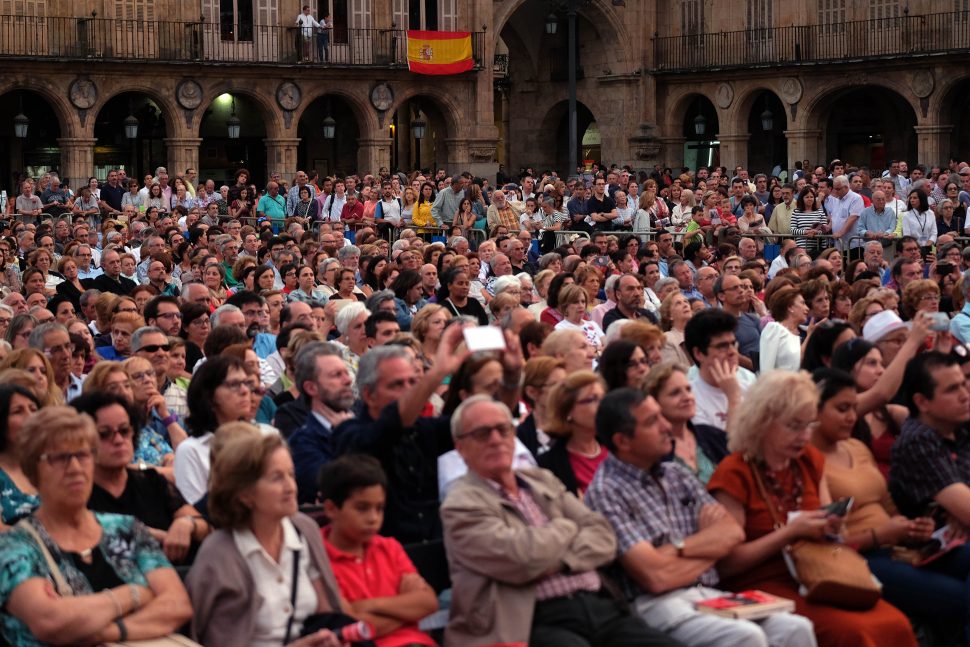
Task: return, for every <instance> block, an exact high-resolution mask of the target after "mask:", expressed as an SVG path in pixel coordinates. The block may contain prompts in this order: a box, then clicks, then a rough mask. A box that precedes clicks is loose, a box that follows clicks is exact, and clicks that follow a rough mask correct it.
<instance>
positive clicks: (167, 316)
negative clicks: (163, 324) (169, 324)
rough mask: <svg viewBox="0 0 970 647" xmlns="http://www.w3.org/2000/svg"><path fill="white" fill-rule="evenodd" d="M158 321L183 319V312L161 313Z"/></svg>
mask: <svg viewBox="0 0 970 647" xmlns="http://www.w3.org/2000/svg"><path fill="white" fill-rule="evenodd" d="M157 318H158V319H181V318H182V313H181V312H159V313H158V315H157Z"/></svg>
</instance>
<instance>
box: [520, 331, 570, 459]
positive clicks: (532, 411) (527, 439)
mask: <svg viewBox="0 0 970 647" xmlns="http://www.w3.org/2000/svg"><path fill="white" fill-rule="evenodd" d="M534 325H544V324H539V322H536V324H534ZM523 346H524V345H523ZM522 373H523V380H522V400H523V401H525V404H526V406H528V407H529V415H528V416H526V417H525V419H524V420H523V421H522V422H521V423H520V424H519V426H518V428H517V429H516V432H515V435H516V436H517V437H518V439H519V440H520V441H522V444H524V445H525V446H526V447H527V448H528V449H529V451H530V452H532V455H533V456H539V455H540V454H544V453H546V452H547V451H549V447H550V446H551V445H552V438H551V437H550V436H549V434H547V433H546V432H545V428H546V416H547V415H548V411H549V408H548V404H549V393H550V391H551V390H552V389H553V388H555V387H556V386H557V385H558V384H559V383H560V382H562V381H563V380H564V379H566V367H565V366H564V365H563V363H562V361H560V360H558V359H556V358H554V357H539V356H537V357H530V358H529V360H528V361H527V362H526V363H525V368H524V369H523V371H522Z"/></svg>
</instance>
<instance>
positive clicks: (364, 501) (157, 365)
mask: <svg viewBox="0 0 970 647" xmlns="http://www.w3.org/2000/svg"><path fill="white" fill-rule="evenodd" d="M290 179H291V180H292V182H287V181H285V180H284V179H283V178H282V177H280V175H279V174H278V173H273V174H271V179H270V180H269V182H267V184H266V186H265V187H263V188H261V189H257V187H255V186H253V185H252V183H251V180H252V175H251V174H250V172H249V171H248V170H246V169H239V170H238V172H237V173H236V174H235V177H234V180H233V183H232V184H231V186H219V187H218V188H217V186H216V183H215V182H214V181H212V180H201V179H199V178H198V175H197V173H196V172H195V171H194V170H193V169H187V170H186V171H185V173H180V174H179V175H178V176H177V177H176V178H175V179H174V181H173V182H172V183H171V185H170V184H169V175H168V173H167V170H166V169H164V168H158V169H156V172H155V173H153V174H151V175H147V176H146V177H145V178H143V181H139V180H138V179H136V178H127V177H126V176H125V174H124V172H123V171H122V170H120V169H115V170H112V171H110V173H109V174H108V177H107V180H106V181H105V182H104V183H103V184H102V183H100V182H98V180H97V179H95V178H91V181H90V182H89V183H88V184H87V185H85V186H84V187H83V188H82V189H81V190H80V191H79V192H78V194H77V195H72V194H70V193H69V192H67V191H65V190H64V189H63V188H61V185H60V181H59V179H58V178H57V177H56V175H55V174H53V173H51V174H47V175H45V176H44V177H42V178H38V179H37V180H36V181H35V180H32V179H27V180H25V181H24V182H23V183H22V185H21V194H20V195H19V196H18V197H17V198H16V199H15V200H11V201H10V202H9V203H8V205H7V212H6V213H5V214H4V217H3V219H0V290H2V298H0V338H2V341H0V485H2V487H0V504H2V506H0V607H2V614H0V623H2V624H0V632H2V637H3V639H4V640H5V641H6V642H7V643H8V644H10V645H17V646H30V645H46V644H100V643H105V642H124V641H126V640H139V639H155V638H164V637H165V636H169V635H172V634H175V633H181V634H183V635H185V636H188V637H191V639H193V640H196V641H198V642H199V643H201V644H203V645H206V646H208V645H214V646H219V645H247V644H248V645H257V646H263V645H267V646H268V645H279V644H293V645H297V646H298V647H312V646H316V645H334V646H335V645H341V644H358V643H359V644H376V645H379V646H380V647H407V646H412V647H413V646H416V645H436V644H444V645H448V646H453V647H475V646H486V645H525V644H529V645H535V646H538V647H545V646H548V647H563V646H570V647H571V646H573V645H576V646H577V647H581V646H602V647H607V646H609V647H623V646H626V645H629V646H631V647H632V646H634V645H637V646H641V645H658V646H660V645H663V646H668V645H669V646H675V645H687V646H690V647H695V646H698V647H699V646H704V645H711V646H713V645H718V646H720V645H738V646H742V645H744V646H748V645H755V646H757V645H766V646H767V645H773V646H775V645H777V646H782V645H791V646H798V647H801V646H813V645H822V646H823V647H830V646H831V647H834V646H842V645H845V646H849V645H852V646H856V645H864V646H873V647H875V646H883V645H894V646H895V645H899V646H907V645H917V644H921V645H940V646H942V645H961V644H970V546H968V545H965V544H963V541H964V540H965V539H966V538H967V534H968V529H970V425H968V423H970V246H967V245H966V243H967V238H965V237H964V236H965V235H966V234H968V233H970V230H968V229H967V228H966V211H967V205H970V165H968V164H966V163H960V162H958V161H956V160H950V164H949V165H948V166H945V167H933V168H929V169H928V168H926V167H923V166H913V167H912V168H909V167H907V166H906V164H905V162H897V161H893V162H892V163H891V164H890V165H889V166H888V168H887V169H885V171H884V172H883V171H880V172H876V171H874V170H872V169H867V168H857V167H853V166H851V165H850V164H847V163H843V162H842V161H840V160H833V161H832V162H831V163H830V164H827V165H825V166H818V167H812V166H811V165H810V164H809V163H808V161H807V160H806V161H804V162H800V163H799V164H798V165H797V168H796V169H795V171H794V172H793V173H792V174H791V176H788V175H787V174H782V177H768V176H766V175H763V174H757V175H755V176H754V177H749V174H748V171H747V170H746V169H744V168H742V167H738V168H735V169H734V170H733V172H729V171H728V169H725V168H700V169H696V170H689V169H683V170H682V172H681V173H680V174H679V175H677V176H675V175H674V174H673V173H671V172H670V169H661V168H659V167H657V168H655V169H653V171H652V172H646V171H640V172H634V171H633V170H631V169H630V168H621V167H617V166H613V167H604V168H599V167H597V166H595V165H594V166H593V167H592V168H589V169H587V168H579V169H577V172H576V174H575V175H572V176H569V177H567V178H562V177H559V176H557V175H556V174H555V173H552V172H544V173H541V174H539V173H536V172H534V171H533V170H532V169H522V170H521V172H520V173H519V174H518V175H517V176H515V177H514V178H511V177H509V176H507V175H506V174H505V173H504V171H501V172H500V173H499V176H498V177H496V178H495V180H496V181H495V183H494V184H493V183H492V182H490V181H489V179H486V178H476V177H473V176H472V175H471V174H470V173H460V174H455V175H452V176H448V175H447V174H446V173H445V172H444V171H443V170H438V171H436V172H435V173H433V174H432V173H431V172H427V171H426V172H419V171H415V172H412V173H410V174H405V173H389V172H388V171H387V169H383V168H382V169H380V171H379V172H378V173H377V174H375V175H365V176H363V177H358V176H353V175H351V176H347V177H321V176H318V175H317V174H315V173H310V174H308V173H305V172H303V171H300V172H298V173H297V174H296V175H295V177H293V178H290ZM833 503H841V504H842V507H843V508H846V509H847V512H846V511H845V510H842V511H841V512H836V511H834V510H835V508H833V507H830V504H833ZM933 541H936V542H937V543H936V544H932V543H931V542H933ZM805 543H808V544H813V543H814V544H819V545H821V544H832V545H835V546H838V547H839V548H840V550H845V551H852V552H853V553H857V554H859V555H861V556H862V558H864V560H865V563H866V565H867V567H868V569H869V570H870V571H871V573H872V574H873V576H874V577H875V578H876V579H877V580H878V582H879V583H880V595H879V597H878V600H874V601H870V602H871V603H870V604H865V605H854V606H853V605H846V604H842V603H840V601H839V600H832V599H825V598H824V597H822V598H820V597H818V596H813V595H811V594H810V593H809V592H807V591H806V590H805V589H804V588H800V586H799V584H800V583H799V581H798V580H797V579H796V577H797V576H798V572H797V569H796V570H793V569H792V568H791V560H788V559H787V557H788V554H789V550H790V548H791V547H792V546H793V545H798V544H805ZM940 546H942V548H940ZM934 548H936V549H938V550H934ZM928 557H931V559H929V560H927V558H928ZM752 589H754V590H759V591H763V592H766V593H768V594H771V595H775V596H778V597H781V598H786V599H789V600H791V601H793V603H794V608H793V610H791V611H784V612H777V613H772V614H770V615H767V616H765V617H761V618H758V619H757V620H743V619H732V618H727V617H722V616H719V615H712V614H708V613H702V612H701V611H700V610H699V607H698V603H700V602H704V601H705V600H711V599H714V598H718V597H721V596H724V595H726V594H727V593H728V592H732V591H746V590H752ZM442 617H445V618H446V620H444V621H440V620H439V619H440V618H442ZM368 640H371V641H373V642H367V641H368Z"/></svg>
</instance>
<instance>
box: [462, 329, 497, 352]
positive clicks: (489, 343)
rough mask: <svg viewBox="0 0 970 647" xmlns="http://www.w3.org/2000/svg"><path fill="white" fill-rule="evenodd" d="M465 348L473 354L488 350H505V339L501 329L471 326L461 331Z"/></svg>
mask: <svg viewBox="0 0 970 647" xmlns="http://www.w3.org/2000/svg"><path fill="white" fill-rule="evenodd" d="M462 334H463V335H464V337H465V346H467V347H468V350H469V351H471V352H473V353H480V352H484V351H490V350H505V337H504V336H503V335H502V329H501V328H498V327H496V326H473V327H471V328H465V330H463V331H462Z"/></svg>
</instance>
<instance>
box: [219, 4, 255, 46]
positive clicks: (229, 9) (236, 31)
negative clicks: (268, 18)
mask: <svg viewBox="0 0 970 647" xmlns="http://www.w3.org/2000/svg"><path fill="white" fill-rule="evenodd" d="M219 33H220V35H221V36H222V40H231V41H252V40H253V0H219Z"/></svg>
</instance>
